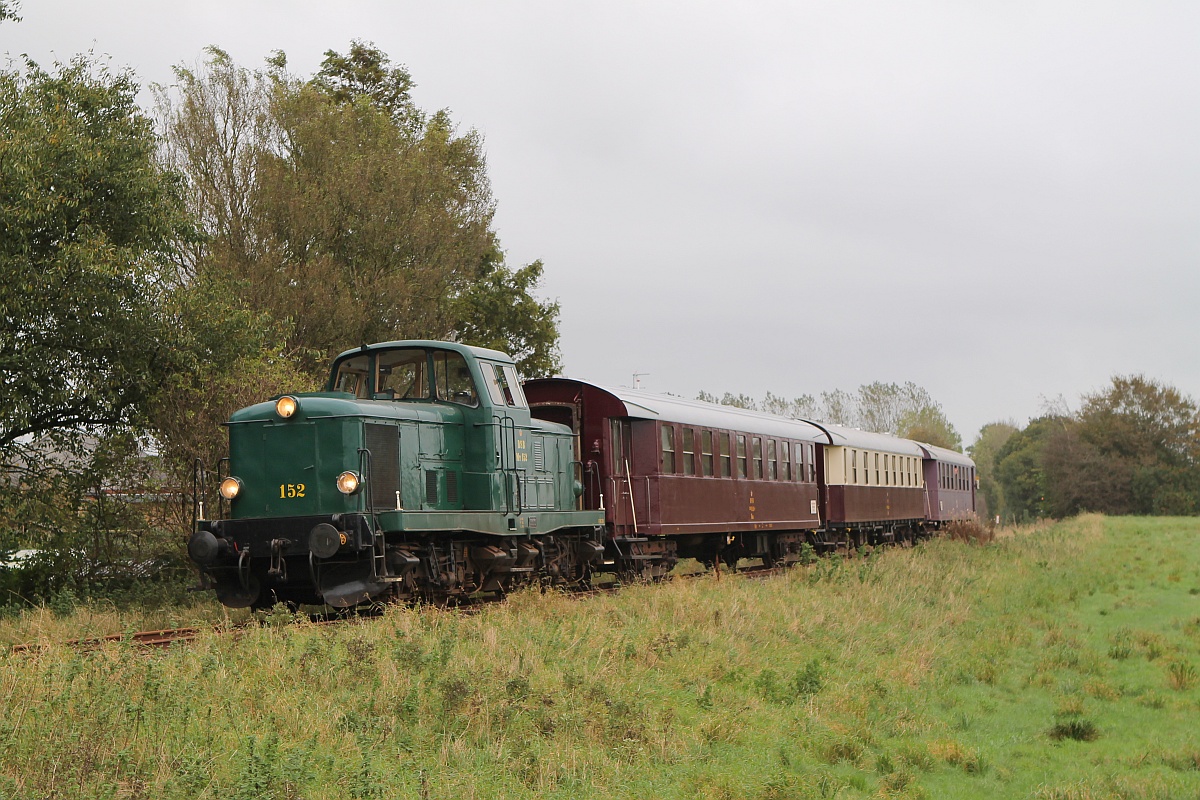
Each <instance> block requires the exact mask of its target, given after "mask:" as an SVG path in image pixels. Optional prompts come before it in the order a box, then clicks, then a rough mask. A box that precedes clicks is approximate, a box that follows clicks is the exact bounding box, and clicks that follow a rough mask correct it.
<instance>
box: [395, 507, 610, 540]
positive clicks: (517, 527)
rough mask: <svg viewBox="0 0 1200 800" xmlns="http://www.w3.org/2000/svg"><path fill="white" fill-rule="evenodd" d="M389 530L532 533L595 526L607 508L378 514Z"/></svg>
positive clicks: (411, 531) (519, 534) (492, 533)
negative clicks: (526, 511) (517, 511)
mask: <svg viewBox="0 0 1200 800" xmlns="http://www.w3.org/2000/svg"><path fill="white" fill-rule="evenodd" d="M376 519H377V520H378V521H379V527H380V528H381V529H382V530H384V531H387V532H389V533H390V532H405V533H421V532H425V531H430V532H433V531H467V532H471V533H484V534H491V535H493V536H531V535H537V534H543V533H553V532H554V531H559V530H563V529H564V528H594V527H597V526H601V525H603V524H604V512H603V511H531V512H529V513H525V514H505V513H502V512H497V511H384V512H380V513H377V514H376Z"/></svg>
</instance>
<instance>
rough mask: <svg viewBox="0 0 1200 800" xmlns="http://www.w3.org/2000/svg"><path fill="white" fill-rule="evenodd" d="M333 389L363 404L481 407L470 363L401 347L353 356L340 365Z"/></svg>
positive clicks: (453, 356) (441, 353) (459, 357)
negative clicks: (438, 403) (405, 402)
mask: <svg viewBox="0 0 1200 800" xmlns="http://www.w3.org/2000/svg"><path fill="white" fill-rule="evenodd" d="M332 388H333V390H334V391H337V392H348V393H350V394H352V395H354V396H355V397H357V398H359V399H361V400H367V399H374V400H441V401H443V402H447V403H457V404H458V405H464V406H477V405H479V393H478V391H477V390H476V388H475V379H474V378H473V377H472V375H471V368H470V366H469V365H468V364H467V360H466V359H465V358H464V357H463V356H462V354H461V353H456V352H453V351H450V350H429V349H426V348H423V347H401V348H395V349H392V350H380V351H376V352H374V353H364V354H362V355H357V356H353V357H352V358H348V359H346V360H345V361H342V362H341V363H340V364H338V368H337V373H336V374H335V375H334V378H333V387H332Z"/></svg>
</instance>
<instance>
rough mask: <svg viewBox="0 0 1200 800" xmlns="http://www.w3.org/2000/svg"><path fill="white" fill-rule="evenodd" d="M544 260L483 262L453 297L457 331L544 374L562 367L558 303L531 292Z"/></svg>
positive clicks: (532, 373) (534, 374)
mask: <svg viewBox="0 0 1200 800" xmlns="http://www.w3.org/2000/svg"><path fill="white" fill-rule="evenodd" d="M542 270H543V266H542V262H541V261H535V262H533V263H532V264H529V265H527V266H525V267H522V268H521V269H518V270H510V269H509V268H508V267H506V266H505V265H504V264H502V263H498V262H496V261H487V262H485V263H484V264H483V265H482V267H481V269H480V274H479V275H477V276H476V278H475V280H474V281H472V282H471V283H470V284H468V285H467V286H466V287H465V288H464V289H463V290H462V291H461V292H460V293H459V294H458V296H457V297H456V298H455V306H454V309H453V313H454V317H455V318H456V319H458V320H460V322H459V323H458V326H457V330H456V331H455V334H456V336H457V337H458V338H460V339H462V340H463V341H465V342H470V343H471V344H474V345H478V346H480V347H490V348H492V349H493V350H500V351H502V352H505V353H508V354H509V355H510V356H512V357H513V359H514V360H515V361H516V362H517V367H518V369H519V371H520V372H521V375H522V376H524V377H526V378H543V377H548V376H551V375H555V374H557V373H558V372H560V371H561V370H562V364H561V362H560V360H559V354H558V309H559V305H558V303H549V302H541V301H539V300H537V299H535V298H534V297H533V295H532V290H533V289H534V287H536V286H537V284H538V281H539V280H541V277H542Z"/></svg>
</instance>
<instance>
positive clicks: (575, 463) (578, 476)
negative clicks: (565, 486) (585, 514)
mask: <svg viewBox="0 0 1200 800" xmlns="http://www.w3.org/2000/svg"><path fill="white" fill-rule="evenodd" d="M571 480H573V481H579V485H580V486H581V487H582V486H583V462H582V461H579V460H572V461H571ZM574 491H575V484H574V483H572V484H571V492H572V493H574ZM575 510H576V511H583V492H580V493H579V496H578V497H576V498H575Z"/></svg>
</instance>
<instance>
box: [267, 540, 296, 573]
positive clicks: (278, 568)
mask: <svg viewBox="0 0 1200 800" xmlns="http://www.w3.org/2000/svg"><path fill="white" fill-rule="evenodd" d="M291 543H292V542H291V540H290V539H272V540H271V568H270V569H268V570H267V574H268V575H271V576H273V577H277V578H279V579H280V580H284V581H286V580H287V561H285V560H284V558H283V551H284V549H285V548H286V547H287V546H288V545H290V544H291Z"/></svg>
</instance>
